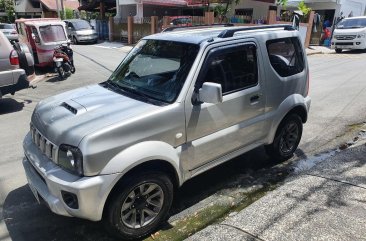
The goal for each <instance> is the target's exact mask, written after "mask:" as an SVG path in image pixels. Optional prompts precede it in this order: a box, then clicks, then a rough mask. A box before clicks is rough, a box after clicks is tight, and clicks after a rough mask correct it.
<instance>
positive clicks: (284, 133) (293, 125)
mask: <svg viewBox="0 0 366 241" xmlns="http://www.w3.org/2000/svg"><path fill="white" fill-rule="evenodd" d="M301 135H302V121H301V118H300V116H298V115H296V114H291V115H288V116H287V117H285V119H284V120H282V122H281V123H280V125H279V127H278V129H277V132H276V136H275V138H274V140H273V143H272V144H270V145H267V146H265V149H266V152H267V154H268V155H270V156H271V157H272V158H274V159H276V160H277V161H285V160H287V159H289V158H291V157H292V156H293V154H294V152H295V150H296V148H297V146H298V145H299V142H300V140H301Z"/></svg>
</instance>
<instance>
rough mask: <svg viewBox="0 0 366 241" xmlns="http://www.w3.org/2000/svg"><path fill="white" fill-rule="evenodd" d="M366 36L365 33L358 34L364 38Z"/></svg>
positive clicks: (358, 36)
mask: <svg viewBox="0 0 366 241" xmlns="http://www.w3.org/2000/svg"><path fill="white" fill-rule="evenodd" d="M364 37H365V34H364V33H361V34H357V38H364Z"/></svg>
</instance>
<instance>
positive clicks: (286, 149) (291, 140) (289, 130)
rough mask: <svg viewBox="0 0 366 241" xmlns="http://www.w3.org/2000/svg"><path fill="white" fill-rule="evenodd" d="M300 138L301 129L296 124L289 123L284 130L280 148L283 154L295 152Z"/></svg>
mask: <svg viewBox="0 0 366 241" xmlns="http://www.w3.org/2000/svg"><path fill="white" fill-rule="evenodd" d="M298 138H299V127H298V126H297V124H296V123H295V122H293V121H292V122H289V123H287V125H286V126H285V127H284V128H283V130H282V133H281V139H280V143H279V147H280V150H281V152H282V153H284V154H288V153H290V152H292V151H293V149H294V148H295V147H296V145H297V141H298Z"/></svg>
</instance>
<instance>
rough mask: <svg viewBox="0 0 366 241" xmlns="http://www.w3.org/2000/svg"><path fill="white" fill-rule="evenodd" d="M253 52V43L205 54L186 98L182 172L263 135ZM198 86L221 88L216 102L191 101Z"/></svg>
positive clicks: (260, 89) (258, 76)
mask: <svg viewBox="0 0 366 241" xmlns="http://www.w3.org/2000/svg"><path fill="white" fill-rule="evenodd" d="M258 51H259V50H258V49H257V47H256V44H255V43H254V42H248V43H243V44H235V45H231V46H226V47H217V48H214V49H211V50H210V51H209V52H208V54H207V56H206V58H205V60H204V62H203V65H202V68H201V71H200V73H199V75H198V77H197V80H196V84H195V88H194V89H195V90H194V93H193V94H192V98H187V100H186V103H185V104H186V105H185V108H186V109H185V110H186V132H187V146H186V148H185V149H186V151H187V152H186V153H187V155H186V156H185V157H183V159H185V160H183V161H184V163H183V165H184V168H188V169H189V170H193V169H195V168H197V167H200V166H202V165H204V164H206V163H208V162H210V161H213V160H215V159H217V158H219V157H221V156H223V155H225V154H228V153H230V152H232V151H235V150H238V149H240V148H242V147H245V146H248V145H251V144H253V143H255V142H258V141H260V140H261V139H263V137H264V136H265V131H264V130H263V127H264V122H263V120H264V107H265V98H264V96H263V90H264V87H263V81H262V76H263V74H261V73H260V67H261V66H260V65H259V64H258V63H259V62H261V61H258V59H259V58H260V57H261V56H260V54H258ZM204 82H214V83H219V84H221V86H222V92H223V102H222V103H218V104H210V103H197V102H196V101H195V95H196V94H195V93H197V92H198V90H199V88H200V87H201V86H202V84H203V83H204ZM195 102H196V103H195Z"/></svg>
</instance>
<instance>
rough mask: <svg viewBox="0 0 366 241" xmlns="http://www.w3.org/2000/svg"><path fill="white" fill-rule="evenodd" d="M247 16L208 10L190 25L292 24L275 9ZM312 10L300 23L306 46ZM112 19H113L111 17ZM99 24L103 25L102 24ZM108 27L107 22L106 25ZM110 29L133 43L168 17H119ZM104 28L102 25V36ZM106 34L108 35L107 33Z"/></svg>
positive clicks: (115, 36) (166, 23) (165, 24)
mask: <svg viewBox="0 0 366 241" xmlns="http://www.w3.org/2000/svg"><path fill="white" fill-rule="evenodd" d="M251 18H252V17H249V16H245V15H242V16H234V17H232V18H220V17H214V16H213V13H212V12H210V13H208V14H206V13H205V17H203V16H192V17H191V20H192V25H202V24H212V23H233V24H235V25H244V26H245V25H248V26H250V25H256V24H276V23H277V24H280V23H286V24H292V23H290V22H282V21H278V20H279V19H278V17H277V16H276V11H273V10H270V12H269V13H268V17H267V18H266V19H264V17H259V18H258V19H251ZM313 18H314V12H313V11H312V12H311V13H310V14H309V16H308V19H307V21H308V22H307V23H300V35H301V38H302V40H303V42H304V44H305V46H308V45H309V43H310V34H311V28H312V25H313ZM112 21H113V19H112ZM101 26H104V25H103V24H102V25H101ZM106 26H107V27H108V24H107V25H106ZM111 26H113V28H112V31H113V33H110V36H113V39H114V40H119V41H127V42H128V43H129V44H132V43H135V42H136V41H138V40H140V39H141V38H143V37H144V36H147V35H150V34H151V33H156V32H160V31H161V30H162V29H163V28H166V27H169V26H170V23H169V17H163V18H160V19H159V18H158V17H156V16H153V17H144V18H136V17H129V18H127V19H120V20H119V22H118V23H113V25H112V24H111ZM104 31H105V29H104V28H103V27H102V31H101V32H102V33H103V36H106V35H104V33H105V32H104ZM107 36H108V35H107Z"/></svg>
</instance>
